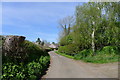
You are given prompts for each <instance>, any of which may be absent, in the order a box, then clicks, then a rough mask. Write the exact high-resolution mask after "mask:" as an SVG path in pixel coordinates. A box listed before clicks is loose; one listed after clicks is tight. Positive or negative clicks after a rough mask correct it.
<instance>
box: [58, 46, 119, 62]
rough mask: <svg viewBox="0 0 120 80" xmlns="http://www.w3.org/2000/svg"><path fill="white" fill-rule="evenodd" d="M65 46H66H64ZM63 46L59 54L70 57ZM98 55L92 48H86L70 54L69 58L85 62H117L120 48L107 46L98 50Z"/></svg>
mask: <svg viewBox="0 0 120 80" xmlns="http://www.w3.org/2000/svg"><path fill="white" fill-rule="evenodd" d="M62 48H64V46H62ZM62 48H61V49H60V50H58V52H57V53H58V54H60V55H63V56H65V57H68V56H67V55H68V54H67V52H64V49H63V52H61V51H62ZM95 54H96V55H93V53H92V49H84V50H82V51H79V52H78V53H76V54H75V55H69V57H68V58H71V57H72V59H75V60H83V61H85V62H91V63H108V62H117V61H118V59H119V58H120V57H119V49H118V47H116V46H105V47H103V48H102V49H101V50H96V52H95Z"/></svg>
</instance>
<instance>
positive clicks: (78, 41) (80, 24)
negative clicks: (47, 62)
mask: <svg viewBox="0 0 120 80" xmlns="http://www.w3.org/2000/svg"><path fill="white" fill-rule="evenodd" d="M119 7H120V5H119V2H107V3H105V2H102V3H100V2H89V3H85V4H83V5H82V6H79V5H78V6H76V11H75V24H74V25H71V26H70V32H69V29H68V28H69V26H68V27H67V28H66V24H65V23H64V25H62V24H61V28H63V32H64V33H66V32H67V31H68V32H69V34H67V35H64V36H63V37H62V38H61V39H60V41H59V44H60V45H62V46H65V45H70V44H74V45H75V46H77V47H78V48H79V49H78V50H79V51H81V50H83V49H92V51H93V54H95V51H96V49H101V48H103V47H104V46H119V45H120V43H119V40H120V37H119V34H120V28H119V25H120V9H119ZM65 20H66V19H65ZM65 20H64V18H63V21H62V22H61V23H63V22H65ZM72 21H73V20H72ZM59 24H60V23H59ZM66 30H67V31H66Z"/></svg>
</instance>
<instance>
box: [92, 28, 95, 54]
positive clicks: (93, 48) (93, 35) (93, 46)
mask: <svg viewBox="0 0 120 80" xmlns="http://www.w3.org/2000/svg"><path fill="white" fill-rule="evenodd" d="M94 38H95V29H94V28H93V32H92V51H93V55H95V42H94V41H95V40H94Z"/></svg>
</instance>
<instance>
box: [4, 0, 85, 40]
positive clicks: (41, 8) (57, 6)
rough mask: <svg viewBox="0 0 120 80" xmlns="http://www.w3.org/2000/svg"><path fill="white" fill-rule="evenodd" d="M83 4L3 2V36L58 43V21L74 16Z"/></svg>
mask: <svg viewBox="0 0 120 80" xmlns="http://www.w3.org/2000/svg"><path fill="white" fill-rule="evenodd" d="M82 4H83V3H82V2H3V3H2V35H19V36H25V37H26V39H27V40H29V41H36V39H37V38H38V37H39V38H40V39H41V40H47V41H48V42H58V33H59V30H60V29H59V28H58V21H59V20H60V19H62V18H64V17H66V16H72V15H74V12H75V7H76V6H77V5H82Z"/></svg>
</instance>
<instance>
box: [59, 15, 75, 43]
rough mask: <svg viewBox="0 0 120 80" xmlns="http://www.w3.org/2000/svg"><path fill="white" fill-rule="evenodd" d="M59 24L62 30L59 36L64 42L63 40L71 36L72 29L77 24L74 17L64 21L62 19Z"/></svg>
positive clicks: (65, 18) (68, 17)
mask: <svg viewBox="0 0 120 80" xmlns="http://www.w3.org/2000/svg"><path fill="white" fill-rule="evenodd" d="M58 23H59V27H60V28H61V30H62V31H61V33H60V35H59V40H60V41H61V40H62V41H63V39H65V37H66V36H67V35H69V34H70V31H71V27H72V26H73V25H74V24H75V18H74V17H73V16H67V17H64V18H63V19H60V20H59V22H58ZM62 43H63V42H62Z"/></svg>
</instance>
